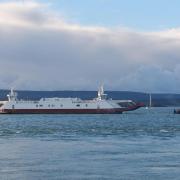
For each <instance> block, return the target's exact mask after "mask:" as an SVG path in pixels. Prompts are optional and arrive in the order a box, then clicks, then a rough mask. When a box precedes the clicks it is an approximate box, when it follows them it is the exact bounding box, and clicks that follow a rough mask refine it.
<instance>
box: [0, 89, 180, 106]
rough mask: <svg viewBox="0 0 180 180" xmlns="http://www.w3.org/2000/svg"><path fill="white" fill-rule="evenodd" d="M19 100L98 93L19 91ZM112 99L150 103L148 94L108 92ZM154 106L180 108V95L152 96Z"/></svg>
mask: <svg viewBox="0 0 180 180" xmlns="http://www.w3.org/2000/svg"><path fill="white" fill-rule="evenodd" d="M17 92H18V98H19V99H26V100H27V99H31V100H38V99H40V98H42V97H79V98H82V99H93V98H94V97H96V96H97V91H17ZM8 93H9V90H0V100H6V99H7V94H8ZM105 93H107V94H108V97H109V98H112V99H131V100H133V101H138V102H143V103H144V104H146V105H147V104H148V103H149V95H148V94H146V93H139V92H129V91H106V92H105ZM152 105H153V106H180V94H152Z"/></svg>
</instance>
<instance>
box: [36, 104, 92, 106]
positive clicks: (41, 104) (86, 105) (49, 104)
mask: <svg viewBox="0 0 180 180" xmlns="http://www.w3.org/2000/svg"><path fill="white" fill-rule="evenodd" d="M76 106H77V107H80V106H81V105H80V104H76ZM85 106H86V107H88V104H86V105H85ZM36 107H43V105H42V104H39V105H38V104H37V105H36ZM48 107H55V105H54V104H49V105H48ZM60 107H63V105H62V104H61V105H60Z"/></svg>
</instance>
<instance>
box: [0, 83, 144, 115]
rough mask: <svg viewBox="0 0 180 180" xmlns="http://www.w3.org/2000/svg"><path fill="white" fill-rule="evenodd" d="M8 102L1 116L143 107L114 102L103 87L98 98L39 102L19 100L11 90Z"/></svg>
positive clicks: (107, 111) (116, 111)
mask: <svg viewBox="0 0 180 180" xmlns="http://www.w3.org/2000/svg"><path fill="white" fill-rule="evenodd" d="M7 97H8V101H2V102H1V103H0V113H1V114H121V113H122V112H124V111H132V110H136V109H138V108H140V107H142V106H143V104H142V103H135V102H133V101H132V100H112V99H108V98H107V94H104V89H103V86H101V87H100V88H99V90H98V96H97V98H94V99H92V100H82V99H80V98H57V97H54V98H41V99H40V100H39V101H29V100H28V101H27V100H19V99H18V98H17V93H16V92H14V91H13V90H12V89H11V92H10V94H8V95H7Z"/></svg>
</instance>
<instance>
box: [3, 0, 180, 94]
mask: <svg viewBox="0 0 180 180" xmlns="http://www.w3.org/2000/svg"><path fill="white" fill-rule="evenodd" d="M178 7H180V1H177V0H172V1H168V0H158V1H157V0H156V1H155V0H151V1H145V0H136V1H132V0H126V1H122V0H86V1H85V0H49V1H48V0H34V1H32V0H24V1H23V0H22V1H19V0H14V1H13V0H11V1H9V0H1V1H0V89H4V88H5V89H7V88H8V89H9V88H11V87H13V88H15V89H23V90H26V89H28V90H96V89H97V88H98V86H99V85H100V84H104V86H105V89H107V90H126V91H139V92H160V93H179V92H180V50H179V49H180V25H179V17H180V11H179V10H178Z"/></svg>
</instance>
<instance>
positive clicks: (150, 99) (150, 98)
mask: <svg viewBox="0 0 180 180" xmlns="http://www.w3.org/2000/svg"><path fill="white" fill-rule="evenodd" d="M149 107H150V108H151V107H152V95H151V93H150V94H149Z"/></svg>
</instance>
